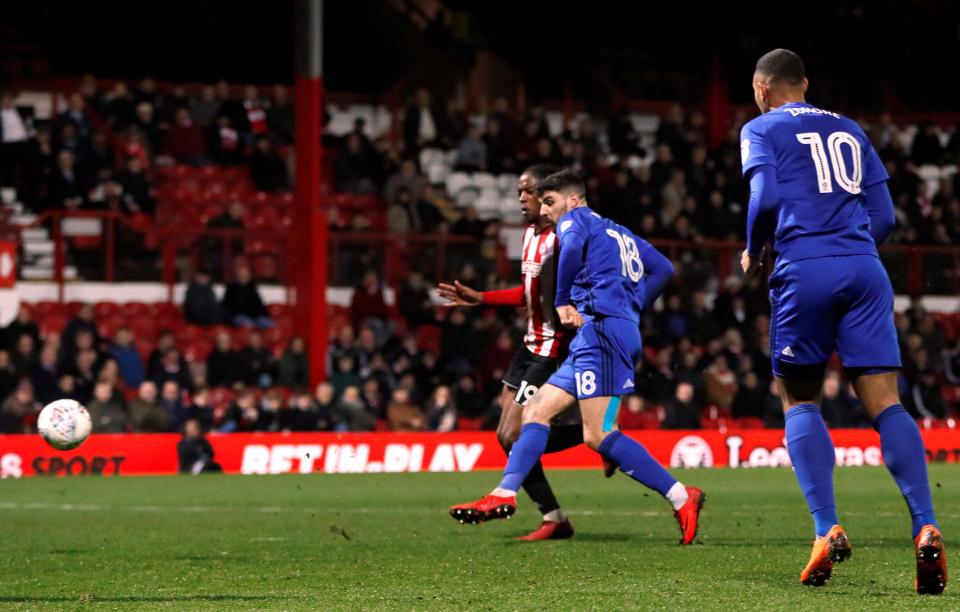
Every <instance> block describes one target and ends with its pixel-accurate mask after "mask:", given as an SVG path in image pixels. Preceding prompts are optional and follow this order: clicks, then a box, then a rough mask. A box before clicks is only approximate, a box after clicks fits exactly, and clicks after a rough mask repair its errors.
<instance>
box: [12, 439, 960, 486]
mask: <svg viewBox="0 0 960 612" xmlns="http://www.w3.org/2000/svg"><path fill="white" fill-rule="evenodd" d="M630 435H631V436H633V437H635V438H636V439H637V440H639V441H640V442H642V443H643V444H644V445H645V446H646V447H647V448H648V449H649V450H650V452H651V453H652V454H653V456H654V457H656V459H657V460H658V461H660V462H661V463H663V464H664V465H669V466H671V467H675V468H677V467H687V468H699V467H730V468H749V467H787V466H789V465H790V457H789V456H788V454H787V450H786V448H785V447H784V442H783V430H771V429H765V430H739V431H738V430H729V431H663V430H658V431H635V432H630ZM831 435H832V438H833V441H834V444H835V446H836V453H837V465H840V466H862V465H883V457H882V455H881V452H880V439H879V437H878V435H877V434H876V432H874V431H872V430H864V429H846V430H844V429H840V430H834V431H833V432H832V434H831ZM923 439H924V444H925V446H926V451H927V458H928V459H929V460H930V461H931V462H937V463H960V436H958V435H957V432H956V431H955V430H951V429H932V430H924V431H923ZM179 440H180V436H179V435H177V434H94V435H92V436H91V437H90V439H89V440H87V442H85V443H84V444H83V446H81V447H80V448H78V449H75V450H73V451H68V452H59V451H55V450H53V449H51V448H50V447H49V446H47V444H46V443H45V442H44V441H43V440H42V439H41V438H40V436H37V435H7V436H0V476H2V477H3V478H20V477H27V476H40V475H53V476H80V475H102V476H130V475H164V474H175V473H177V469H178V466H177V442H178V441H179ZM209 440H210V442H211V444H212V445H213V448H214V451H215V460H216V461H217V462H218V463H219V464H220V465H221V466H222V467H223V470H224V471H225V472H227V473H230V474H289V473H301V474H308V473H327V474H341V473H373V472H470V471H475V470H501V469H503V465H504V456H503V450H502V449H501V448H500V445H499V443H498V442H497V438H496V434H494V433H493V432H469V433H446V434H436V433H433V434H430V433H427V434H397V433H390V434H384V433H347V434H333V433H291V434H283V433H260V434H257V433H253V434H223V435H217V434H212V435H210V436H209ZM543 464H544V467H546V468H548V469H600V459H599V456H598V455H597V454H596V453H594V452H592V451H590V450H588V449H587V448H586V447H585V446H582V445H581V446H578V447H576V448H572V449H570V450H567V451H564V452H562V453H556V454H551V455H546V456H544V458H543Z"/></svg>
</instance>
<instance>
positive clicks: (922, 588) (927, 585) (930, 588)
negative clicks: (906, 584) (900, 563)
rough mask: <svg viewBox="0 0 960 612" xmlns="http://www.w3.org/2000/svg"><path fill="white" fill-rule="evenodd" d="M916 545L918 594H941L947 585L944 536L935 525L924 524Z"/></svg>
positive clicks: (915, 542) (915, 541)
mask: <svg viewBox="0 0 960 612" xmlns="http://www.w3.org/2000/svg"><path fill="white" fill-rule="evenodd" d="M913 543H914V546H916V549H917V582H916V586H917V594H919V595H939V594H940V593H943V589H945V588H946V586H947V555H946V553H945V552H944V550H943V537H942V536H941V535H940V532H939V531H938V530H937V528H936V527H934V526H933V525H924V526H923V529H921V530H920V533H919V535H917V538H916V540H914V542H913Z"/></svg>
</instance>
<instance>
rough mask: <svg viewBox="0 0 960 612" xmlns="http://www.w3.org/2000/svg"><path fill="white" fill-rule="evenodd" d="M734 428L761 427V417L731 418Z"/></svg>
mask: <svg viewBox="0 0 960 612" xmlns="http://www.w3.org/2000/svg"><path fill="white" fill-rule="evenodd" d="M733 426H734V428H736V429H763V427H764V425H763V419H759V418H757V417H739V418H736V419H734V420H733Z"/></svg>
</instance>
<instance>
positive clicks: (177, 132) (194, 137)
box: [163, 108, 210, 166]
mask: <svg viewBox="0 0 960 612" xmlns="http://www.w3.org/2000/svg"><path fill="white" fill-rule="evenodd" d="M163 150H164V151H165V152H166V154H167V155H169V156H170V157H172V158H174V159H175V160H177V161H178V162H180V163H183V164H190V165H193V166H204V165H206V164H208V163H210V160H209V158H207V142H206V138H204V135H203V129H202V128H201V127H200V126H199V125H197V124H195V123H194V122H193V118H192V117H191V116H190V111H189V110H187V109H185V108H181V109H179V110H177V113H176V115H175V116H174V122H173V125H171V126H170V127H169V128H168V129H167V133H166V135H165V136H164V138H163Z"/></svg>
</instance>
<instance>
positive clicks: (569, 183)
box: [537, 170, 587, 198]
mask: <svg viewBox="0 0 960 612" xmlns="http://www.w3.org/2000/svg"><path fill="white" fill-rule="evenodd" d="M548 191H559V192H561V193H569V192H571V191H572V192H574V193H576V194H577V195H579V196H580V197H584V196H586V195H587V188H586V187H585V186H584V184H583V179H581V178H580V175H579V174H577V173H576V172H574V171H573V170H561V171H560V172H555V173H553V174H551V175H550V176H548V177H547V178H545V179H543V180H542V181H540V184H539V185H537V195H538V196H539V197H541V198H542V197H543V194H545V193H547V192H548Z"/></svg>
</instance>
